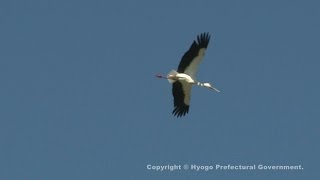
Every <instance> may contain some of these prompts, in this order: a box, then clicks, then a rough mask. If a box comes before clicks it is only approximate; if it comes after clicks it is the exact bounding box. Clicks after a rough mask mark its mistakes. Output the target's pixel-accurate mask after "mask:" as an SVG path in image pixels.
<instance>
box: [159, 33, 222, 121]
mask: <svg viewBox="0 0 320 180" xmlns="http://www.w3.org/2000/svg"><path fill="white" fill-rule="evenodd" d="M209 40H210V35H209V33H202V34H200V35H198V36H197V41H193V43H192V45H191V47H190V49H189V50H188V51H187V52H186V53H185V54H184V55H183V57H182V59H181V61H180V64H179V66H178V71H175V70H171V71H170V72H169V74H168V75H167V76H166V77H164V76H161V75H157V77H159V78H165V79H167V80H168V81H169V82H170V83H172V95H173V97H174V110H173V112H172V114H173V115H174V116H177V117H181V116H184V115H186V114H187V113H188V112H189V106H190V96H191V87H192V85H198V86H202V87H207V88H210V89H212V90H215V91H217V92H219V90H217V89H216V88H214V87H213V86H211V84H210V83H201V82H198V81H197V80H196V78H195V76H196V73H197V70H198V66H199V64H200V62H201V60H202V58H203V56H204V55H205V51H206V48H207V47H208V44H209Z"/></svg>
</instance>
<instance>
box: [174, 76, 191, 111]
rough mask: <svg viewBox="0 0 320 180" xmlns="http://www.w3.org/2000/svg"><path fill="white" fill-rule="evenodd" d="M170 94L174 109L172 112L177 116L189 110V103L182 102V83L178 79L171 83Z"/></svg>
mask: <svg viewBox="0 0 320 180" xmlns="http://www.w3.org/2000/svg"><path fill="white" fill-rule="evenodd" d="M172 95H173V99H174V101H173V104H174V109H173V111H172V114H173V115H174V116H177V117H181V116H184V115H186V114H187V113H188V112H189V105H187V104H185V103H184V97H185V95H184V92H183V89H182V84H181V82H179V81H176V82H174V83H173V84H172Z"/></svg>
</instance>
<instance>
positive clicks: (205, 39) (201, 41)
mask: <svg viewBox="0 0 320 180" xmlns="http://www.w3.org/2000/svg"><path fill="white" fill-rule="evenodd" d="M210 37H211V35H210V33H209V32H204V33H201V34H199V35H198V36H197V44H198V46H199V47H200V48H207V47H208V44H209V41H210Z"/></svg>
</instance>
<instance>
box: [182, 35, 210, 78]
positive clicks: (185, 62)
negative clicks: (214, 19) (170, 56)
mask: <svg viewBox="0 0 320 180" xmlns="http://www.w3.org/2000/svg"><path fill="white" fill-rule="evenodd" d="M209 41H210V34H209V33H202V34H200V35H198V36H197V41H193V43H192V45H191V47H190V49H189V50H188V51H187V52H186V53H184V55H183V56H182V58H181V61H180V64H179V66H178V72H179V73H183V72H184V70H185V69H186V67H188V66H189V64H190V63H191V61H192V60H193V59H194V58H195V57H196V56H198V53H199V50H200V49H201V48H207V47H208V44H209Z"/></svg>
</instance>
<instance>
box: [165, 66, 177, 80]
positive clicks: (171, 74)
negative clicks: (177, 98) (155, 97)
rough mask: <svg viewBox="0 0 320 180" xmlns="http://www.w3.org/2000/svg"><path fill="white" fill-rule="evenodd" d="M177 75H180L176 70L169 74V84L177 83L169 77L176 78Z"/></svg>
mask: <svg viewBox="0 0 320 180" xmlns="http://www.w3.org/2000/svg"><path fill="white" fill-rule="evenodd" d="M177 74H178V72H177V71H176V70H174V69H173V70H171V71H170V72H169V74H168V75H167V79H168V81H169V83H174V82H176V80H173V79H171V78H169V77H170V76H176V75H177Z"/></svg>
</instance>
